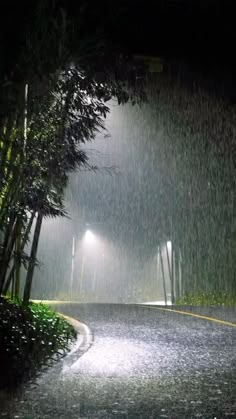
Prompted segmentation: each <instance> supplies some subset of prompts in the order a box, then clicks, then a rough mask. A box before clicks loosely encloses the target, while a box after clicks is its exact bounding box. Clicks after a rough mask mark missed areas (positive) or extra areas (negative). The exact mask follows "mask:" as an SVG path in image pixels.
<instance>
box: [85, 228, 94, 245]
mask: <svg viewBox="0 0 236 419" xmlns="http://www.w3.org/2000/svg"><path fill="white" fill-rule="evenodd" d="M84 238H85V241H86V243H88V244H93V243H94V242H95V235H94V234H93V233H92V231H91V230H87V231H86V233H85V237H84Z"/></svg>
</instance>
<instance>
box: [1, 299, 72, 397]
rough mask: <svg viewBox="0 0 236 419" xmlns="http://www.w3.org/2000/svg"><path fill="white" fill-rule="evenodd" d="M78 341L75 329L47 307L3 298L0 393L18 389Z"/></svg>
mask: <svg viewBox="0 0 236 419" xmlns="http://www.w3.org/2000/svg"><path fill="white" fill-rule="evenodd" d="M75 337H76V332H75V330H74V329H73V327H72V326H71V325H70V324H68V323H67V322H66V321H65V320H64V319H63V318H61V317H60V316H59V315H58V314H57V313H55V312H54V311H52V310H51V309H50V308H49V307H47V306H46V305H44V304H36V303H30V304H29V306H27V307H23V306H22V305H21V303H20V302H17V301H14V302H11V301H6V300H5V299H3V298H1V297H0V371H1V382H0V389H1V388H6V387H16V386H17V385H19V384H20V383H21V382H23V381H24V380H26V379H28V378H30V377H32V376H33V375H35V373H36V372H37V371H38V370H39V368H40V367H42V366H47V365H51V363H52V362H53V361H54V360H55V359H58V358H59V357H61V356H63V355H64V354H65V353H66V351H67V350H68V348H69V345H70V343H71V341H72V340H73V339H74V338H75Z"/></svg>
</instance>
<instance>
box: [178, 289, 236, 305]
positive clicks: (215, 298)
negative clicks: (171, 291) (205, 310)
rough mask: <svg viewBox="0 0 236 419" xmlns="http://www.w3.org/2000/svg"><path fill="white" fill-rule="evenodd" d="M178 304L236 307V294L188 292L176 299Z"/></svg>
mask: <svg viewBox="0 0 236 419" xmlns="http://www.w3.org/2000/svg"><path fill="white" fill-rule="evenodd" d="M176 305H182V306H183V305H188V306H215V307H216V306H224V307H236V294H231V295H230V294H226V293H221V292H216V293H214V292H212V293H204V292H199V293H196V294H186V295H185V296H183V297H181V298H179V299H178V300H177V301H176Z"/></svg>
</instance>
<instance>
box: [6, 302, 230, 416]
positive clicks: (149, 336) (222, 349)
mask: <svg viewBox="0 0 236 419" xmlns="http://www.w3.org/2000/svg"><path fill="white" fill-rule="evenodd" d="M58 309H59V310H60V311H61V312H64V313H65V314H67V315H69V316H72V317H74V318H77V319H80V320H81V321H83V322H85V323H86V324H87V325H88V326H89V328H90V329H91V330H92V332H93V336H94V342H93V345H92V346H91V347H90V349H89V350H88V351H87V352H85V353H84V354H83V355H82V357H80V358H79V359H77V360H76V359H74V360H73V362H72V363H71V364H70V365H69V366H68V363H66V360H64V361H61V362H59V363H58V364H57V365H56V366H55V367H53V368H52V369H50V370H48V371H47V372H46V373H44V374H43V375H42V376H41V377H40V379H38V382H37V386H35V385H29V386H28V387H27V388H26V389H25V391H24V393H23V394H19V395H18V399H17V400H16V401H15V402H12V403H11V411H9V410H8V411H7V410H4V411H2V412H1V413H0V417H9V418H22V419H46V418H48V419H54V418H55V419H59V418H63V419H79V418H83V419H85V418H93V419H94V418H102V419H106V418H117V419H118V418H119V419H129V418H133V419H135V418H143V419H152V418H156V419H159V418H160V419H162V418H172V419H178V418H186V419H191V418H204V419H208V418H209V419H214V418H217V419H222V418H236V328H235V327H231V326H227V325H223V324H217V323H215V322H211V321H208V320H205V319H199V318H195V317H191V316H187V315H181V314H177V313H175V312H169V311H164V310H158V309H156V308H152V309H150V308H148V307H139V306H128V305H127V306H125V305H102V304H101V305H99V304H97V305H96V304H94V305H93V304H70V305H68V304H67V305H62V306H60V307H58Z"/></svg>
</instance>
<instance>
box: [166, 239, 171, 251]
mask: <svg viewBox="0 0 236 419" xmlns="http://www.w3.org/2000/svg"><path fill="white" fill-rule="evenodd" d="M166 244H167V247H168V249H171V245H172V243H171V241H170V240H169V241H168V242H167V243H166Z"/></svg>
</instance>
